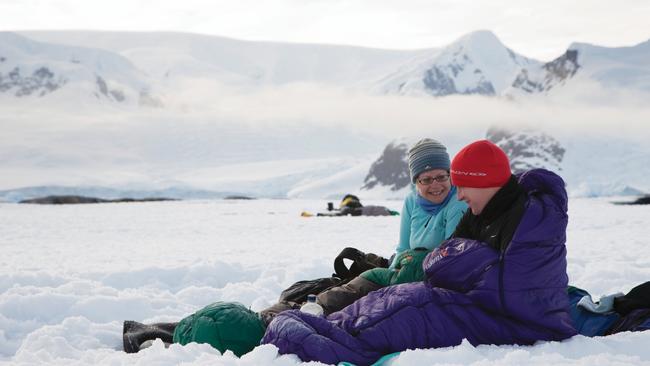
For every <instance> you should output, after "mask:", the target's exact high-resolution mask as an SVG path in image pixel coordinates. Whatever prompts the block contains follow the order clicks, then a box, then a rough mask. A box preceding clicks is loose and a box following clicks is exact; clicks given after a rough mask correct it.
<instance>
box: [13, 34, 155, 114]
mask: <svg viewBox="0 0 650 366" xmlns="http://www.w3.org/2000/svg"><path fill="white" fill-rule="evenodd" d="M50 94H51V95H55V94H56V95H58V96H59V99H58V100H66V99H67V100H68V101H69V102H75V101H77V102H78V101H79V100H80V99H79V98H82V99H85V100H88V99H96V100H108V101H112V102H118V103H125V104H136V105H137V104H138V103H143V102H146V101H147V100H149V99H150V98H151V96H150V95H149V81H148V80H147V77H146V76H145V75H144V74H143V73H142V72H141V71H139V70H137V69H136V68H135V67H134V66H133V64H132V63H131V62H130V61H129V60H128V59H127V58H125V57H123V56H120V55H117V54H115V53H112V52H110V51H105V50H100V49H94V48H83V47H71V46H61V45H57V44H51V43H43V42H37V41H33V40H31V39H29V38H26V37H23V36H20V35H18V34H15V33H9V32H0V96H3V97H5V98H6V97H10V96H13V97H19V98H30V97H32V98H33V97H44V96H46V95H50Z"/></svg>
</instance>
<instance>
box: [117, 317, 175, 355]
mask: <svg viewBox="0 0 650 366" xmlns="http://www.w3.org/2000/svg"><path fill="white" fill-rule="evenodd" d="M177 325H178V323H154V324H142V323H138V322H136V321H133V320H125V321H124V326H123V328H122V342H123V344H124V352H126V353H137V352H138V351H139V350H140V346H141V345H142V343H144V342H145V341H148V340H154V339H158V338H160V339H161V340H162V341H163V342H165V343H173V342H174V330H175V329H176V326H177Z"/></svg>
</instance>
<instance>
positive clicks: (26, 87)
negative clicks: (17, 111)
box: [0, 61, 67, 97]
mask: <svg viewBox="0 0 650 366" xmlns="http://www.w3.org/2000/svg"><path fill="white" fill-rule="evenodd" d="M3 62H4V61H3ZM66 82H67V80H66V79H65V78H62V77H57V76H56V75H55V73H54V72H53V71H52V70H50V69H48V68H47V67H40V68H38V69H36V70H34V71H33V72H32V73H31V74H30V73H28V74H25V73H24V71H22V70H21V69H20V67H14V68H13V69H12V70H11V71H9V72H8V73H6V74H3V73H2V72H0V92H2V93H13V94H14V95H15V96H17V97H23V96H28V95H36V96H39V97H42V96H44V95H46V94H48V93H51V92H53V91H55V90H57V89H59V88H60V87H62V86H63V85H65V84H66Z"/></svg>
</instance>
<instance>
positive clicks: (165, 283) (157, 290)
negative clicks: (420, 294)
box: [0, 198, 650, 366]
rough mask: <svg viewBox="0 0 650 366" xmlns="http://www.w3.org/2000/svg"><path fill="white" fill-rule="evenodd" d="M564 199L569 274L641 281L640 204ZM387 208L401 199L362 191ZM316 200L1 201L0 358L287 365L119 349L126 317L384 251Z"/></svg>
mask: <svg viewBox="0 0 650 366" xmlns="http://www.w3.org/2000/svg"><path fill="white" fill-rule="evenodd" d="M611 200H612V198H590V199H587V198H582V199H572V200H571V201H570V221H569V235H568V255H569V268H568V271H569V278H570V283H571V284H573V285H576V286H579V287H582V288H585V289H587V290H588V291H590V292H591V293H592V295H594V296H600V295H603V294H608V293H613V292H617V291H628V290H629V289H631V288H632V287H633V286H635V285H637V284H639V283H641V282H644V281H647V280H649V279H650V246H649V245H648V241H649V240H650V239H648V238H650V225H648V222H650V207H648V206H615V205H612V204H610V201H611ZM364 203H366V204H382V205H386V206H388V207H389V208H391V209H396V210H399V209H400V208H401V202H400V201H367V202H364ZM324 207H325V202H324V201H314V200H311V201H309V200H254V201H225V200H224V201H222V200H211V201H182V202H153V203H128V204H123V203H120V204H100V205H76V206H74V205H73V206H38V205H18V204H11V203H5V204H1V203H0V252H1V253H2V256H0V364H5V363H7V364H49V365H52V364H55V365H72V364H103V365H105V364H111V365H122V364H128V365H132V364H142V365H172V364H181V363H191V364H200V365H202V364H206V365H295V364H299V363H300V360H299V359H298V358H297V357H296V356H293V355H285V356H278V354H277V351H276V348H275V347H274V346H271V345H265V346H261V347H258V348H256V349H255V350H253V351H252V352H251V353H249V354H247V355H245V356H243V357H242V358H241V359H238V358H237V357H235V356H234V355H233V354H231V353H230V352H226V353H225V354H224V355H221V354H220V353H219V351H217V350H214V349H212V348H210V347H209V346H207V345H197V344H191V345H188V346H186V347H180V346H178V345H172V346H171V347H170V348H169V349H165V348H164V347H163V345H162V343H160V342H157V343H155V344H154V346H153V347H152V348H149V349H147V350H144V351H143V352H141V353H138V354H126V353H124V352H122V351H121V347H122V345H121V329H122V328H121V327H122V321H123V320H125V319H133V320H138V321H144V322H155V321H175V320H178V319H180V318H181V317H183V316H185V315H187V314H190V313H191V312H193V311H195V310H197V309H199V308H201V307H203V306H204V305H207V304H209V303H211V302H214V301H219V300H226V301H239V302H242V303H243V304H245V305H247V306H250V307H251V308H252V309H253V310H261V309H263V308H265V307H267V306H269V305H271V304H272V303H274V302H275V301H276V299H277V297H278V295H279V293H280V292H281V290H282V289H284V288H286V287H287V286H288V285H290V284H292V283H293V282H295V281H297V280H301V279H310V278H316V277H321V276H328V275H329V274H330V273H331V272H332V271H333V268H332V260H333V258H334V256H335V255H336V254H337V253H338V252H339V251H340V250H341V249H342V248H343V247H345V246H355V247H357V248H359V249H361V250H364V251H368V252H370V251H372V252H375V253H379V254H383V255H385V256H388V255H390V253H391V251H392V249H393V247H394V245H395V244H396V240H397V236H398V230H399V218H398V217H355V218H352V217H342V218H316V217H314V218H303V217H300V212H301V211H303V210H308V211H312V212H314V211H319V210H321V209H323V208H324ZM649 342H650V332H646V333H622V334H617V335H614V336H610V337H604V338H592V339H590V338H585V337H582V336H577V337H574V338H572V339H570V340H567V341H565V342H560V343H557V342H554V343H542V344H538V345H535V346H532V347H520V346H508V347H496V346H480V347H476V348H474V347H472V346H471V345H469V344H468V343H463V344H461V345H460V346H457V347H451V348H445V349H431V350H412V351H407V352H404V353H403V354H402V355H401V356H400V357H399V358H397V359H395V360H394V365H409V366H412V365H443V364H444V365H494V364H499V365H524V364H525V365H548V364H556V365H590V366H592V365H613V364H617V365H640V364H646V365H650V349H648V347H647V345H648V344H649Z"/></svg>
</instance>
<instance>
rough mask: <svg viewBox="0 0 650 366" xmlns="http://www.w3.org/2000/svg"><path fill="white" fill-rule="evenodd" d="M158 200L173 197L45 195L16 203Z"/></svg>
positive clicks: (54, 203)
mask: <svg viewBox="0 0 650 366" xmlns="http://www.w3.org/2000/svg"><path fill="white" fill-rule="evenodd" d="M158 201H175V199H172V198H162V197H152V198H118V199H112V200H107V199H102V198H96V197H85V196H47V197H40V198H33V199H28V200H22V201H20V202H18V203H34V204H41V205H69V204H80V203H116V202H158Z"/></svg>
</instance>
